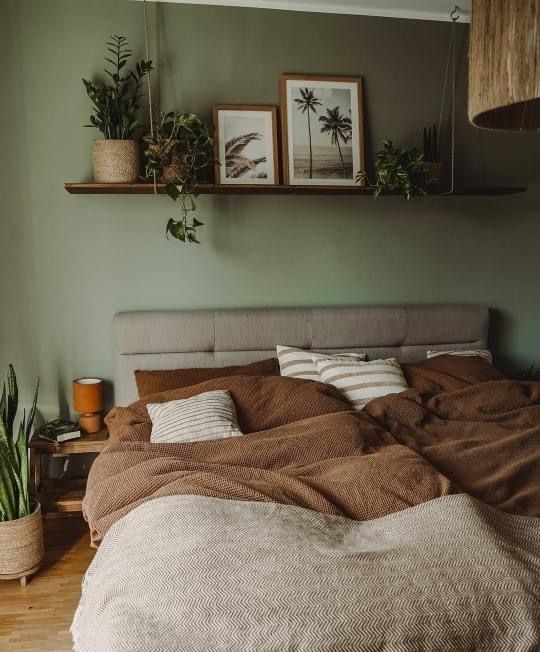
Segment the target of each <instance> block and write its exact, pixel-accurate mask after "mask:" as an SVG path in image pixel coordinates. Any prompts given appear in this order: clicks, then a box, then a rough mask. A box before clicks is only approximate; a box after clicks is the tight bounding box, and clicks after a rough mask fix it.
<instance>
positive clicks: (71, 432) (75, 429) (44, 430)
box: [35, 419, 81, 444]
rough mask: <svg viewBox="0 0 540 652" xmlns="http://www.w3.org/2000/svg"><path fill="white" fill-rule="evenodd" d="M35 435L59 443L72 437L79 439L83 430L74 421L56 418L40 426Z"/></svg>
mask: <svg viewBox="0 0 540 652" xmlns="http://www.w3.org/2000/svg"><path fill="white" fill-rule="evenodd" d="M35 436H37V437H39V438H40V439H45V440H46V441H52V442H54V443H58V444H59V443H61V442H63V441H69V440H70V439H77V438H78V437H80V436H81V431H80V430H79V425H78V424H77V423H75V422H74V421H64V419H54V421H48V422H47V423H45V424H43V425H42V426H41V427H40V428H38V429H37V430H36V432H35Z"/></svg>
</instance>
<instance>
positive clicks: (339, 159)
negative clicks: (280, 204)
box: [280, 74, 365, 186]
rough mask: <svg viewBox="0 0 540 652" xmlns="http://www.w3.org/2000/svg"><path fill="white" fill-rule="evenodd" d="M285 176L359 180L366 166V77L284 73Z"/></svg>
mask: <svg viewBox="0 0 540 652" xmlns="http://www.w3.org/2000/svg"><path fill="white" fill-rule="evenodd" d="M280 95H281V116H282V128H283V132H282V141H283V176H284V182H285V183H286V184H290V185H298V186H311V185H312V186H354V185H355V176H356V174H357V173H358V172H359V171H360V170H363V169H365V165H364V120H363V110H362V80H361V78H356V77H328V76H323V75H289V74H285V75H282V76H281V82H280Z"/></svg>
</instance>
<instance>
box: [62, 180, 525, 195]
mask: <svg viewBox="0 0 540 652" xmlns="http://www.w3.org/2000/svg"><path fill="white" fill-rule="evenodd" d="M64 187H65V189H66V190H67V191H68V192H69V193H71V194H72V195H153V194H154V185H153V184H152V183H66V184H65V185H64ZM156 190H157V192H158V194H164V193H165V186H164V185H163V184H157V186H156ZM526 190H527V188H525V187H523V186H515V187H504V186H499V187H489V186H488V187H473V188H460V189H456V190H454V192H453V195H460V196H479V197H487V196H497V195H514V194H516V193H520V192H526ZM198 192H199V194H201V195H350V196H355V197H356V196H365V197H369V196H371V195H373V189H372V188H363V187H361V186H338V187H329V186H257V187H254V186H215V185H213V184H201V185H200V186H199V189H198ZM384 194H396V193H384ZM430 194H431V195H432V196H435V197H436V196H438V195H440V193H438V192H433V193H430ZM443 196H448V195H443Z"/></svg>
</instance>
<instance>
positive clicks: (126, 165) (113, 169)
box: [93, 139, 140, 183]
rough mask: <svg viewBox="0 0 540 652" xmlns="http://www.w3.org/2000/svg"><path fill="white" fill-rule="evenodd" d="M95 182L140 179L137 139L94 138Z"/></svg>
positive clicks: (121, 181)
mask: <svg viewBox="0 0 540 652" xmlns="http://www.w3.org/2000/svg"><path fill="white" fill-rule="evenodd" d="M93 158H94V181H95V183H136V182H137V181H139V170H140V153H139V143H138V142H137V141H136V140H101V139H96V140H94V151H93Z"/></svg>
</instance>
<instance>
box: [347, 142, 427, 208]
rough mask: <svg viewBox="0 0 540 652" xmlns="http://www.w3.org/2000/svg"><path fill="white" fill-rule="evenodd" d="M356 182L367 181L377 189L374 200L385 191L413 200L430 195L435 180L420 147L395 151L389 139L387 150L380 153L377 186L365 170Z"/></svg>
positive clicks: (377, 158)
mask: <svg viewBox="0 0 540 652" xmlns="http://www.w3.org/2000/svg"><path fill="white" fill-rule="evenodd" d="M356 181H357V183H358V182H360V181H366V182H367V184H368V185H369V186H371V187H373V188H374V192H373V196H374V197H378V196H379V195H380V194H381V193H382V192H383V191H389V192H398V193H400V194H402V195H403V196H404V197H405V199H411V197H413V196H414V195H423V196H425V195H426V194H427V189H428V186H429V184H430V183H431V178H430V176H429V174H428V171H427V168H426V164H425V161H424V155H423V154H422V153H421V152H419V151H418V150H417V149H416V148H412V149H399V148H395V147H394V145H393V143H392V141H391V140H385V141H383V149H382V150H380V151H379V152H377V154H376V159H375V180H374V183H371V182H370V179H369V177H368V175H367V173H366V172H365V170H361V171H360V172H359V173H358V174H357V175H356Z"/></svg>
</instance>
